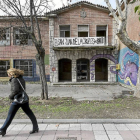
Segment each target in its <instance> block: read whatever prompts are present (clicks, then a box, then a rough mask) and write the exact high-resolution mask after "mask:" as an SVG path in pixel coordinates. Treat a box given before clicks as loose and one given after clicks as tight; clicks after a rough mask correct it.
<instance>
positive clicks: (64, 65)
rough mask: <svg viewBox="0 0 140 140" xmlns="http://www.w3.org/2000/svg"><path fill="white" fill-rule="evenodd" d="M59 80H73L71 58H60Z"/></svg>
mask: <svg viewBox="0 0 140 140" xmlns="http://www.w3.org/2000/svg"><path fill="white" fill-rule="evenodd" d="M58 67H59V82H64V81H72V78H71V77H72V74H71V60H70V59H61V60H59V66H58Z"/></svg>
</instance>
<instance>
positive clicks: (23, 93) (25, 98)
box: [14, 78, 29, 104]
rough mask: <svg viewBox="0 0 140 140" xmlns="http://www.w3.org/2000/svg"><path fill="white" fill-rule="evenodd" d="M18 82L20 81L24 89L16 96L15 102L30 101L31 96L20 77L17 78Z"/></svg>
mask: <svg viewBox="0 0 140 140" xmlns="http://www.w3.org/2000/svg"><path fill="white" fill-rule="evenodd" d="M17 80H18V82H19V83H20V85H21V87H22V89H23V91H21V93H19V94H17V95H15V96H14V102H16V103H18V104H24V103H27V102H28V101H29V97H28V95H27V93H26V91H25V89H24V88H23V86H22V84H21V82H20V81H19V79H18V78H17Z"/></svg>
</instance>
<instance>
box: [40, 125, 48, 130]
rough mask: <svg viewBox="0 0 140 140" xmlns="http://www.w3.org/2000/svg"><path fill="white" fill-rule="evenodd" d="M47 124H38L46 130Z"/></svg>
mask: <svg viewBox="0 0 140 140" xmlns="http://www.w3.org/2000/svg"><path fill="white" fill-rule="evenodd" d="M47 126H48V125H47V124H38V127H39V130H46V128H47Z"/></svg>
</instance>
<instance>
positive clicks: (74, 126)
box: [69, 124, 81, 130]
mask: <svg viewBox="0 0 140 140" xmlns="http://www.w3.org/2000/svg"><path fill="white" fill-rule="evenodd" d="M69 130H81V125H80V124H70V126H69Z"/></svg>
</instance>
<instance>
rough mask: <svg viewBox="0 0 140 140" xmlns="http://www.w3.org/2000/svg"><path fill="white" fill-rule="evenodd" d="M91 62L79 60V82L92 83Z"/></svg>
mask: <svg viewBox="0 0 140 140" xmlns="http://www.w3.org/2000/svg"><path fill="white" fill-rule="evenodd" d="M89 75H90V73H89V60H88V59H78V60H77V82H82V81H90V79H89Z"/></svg>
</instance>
